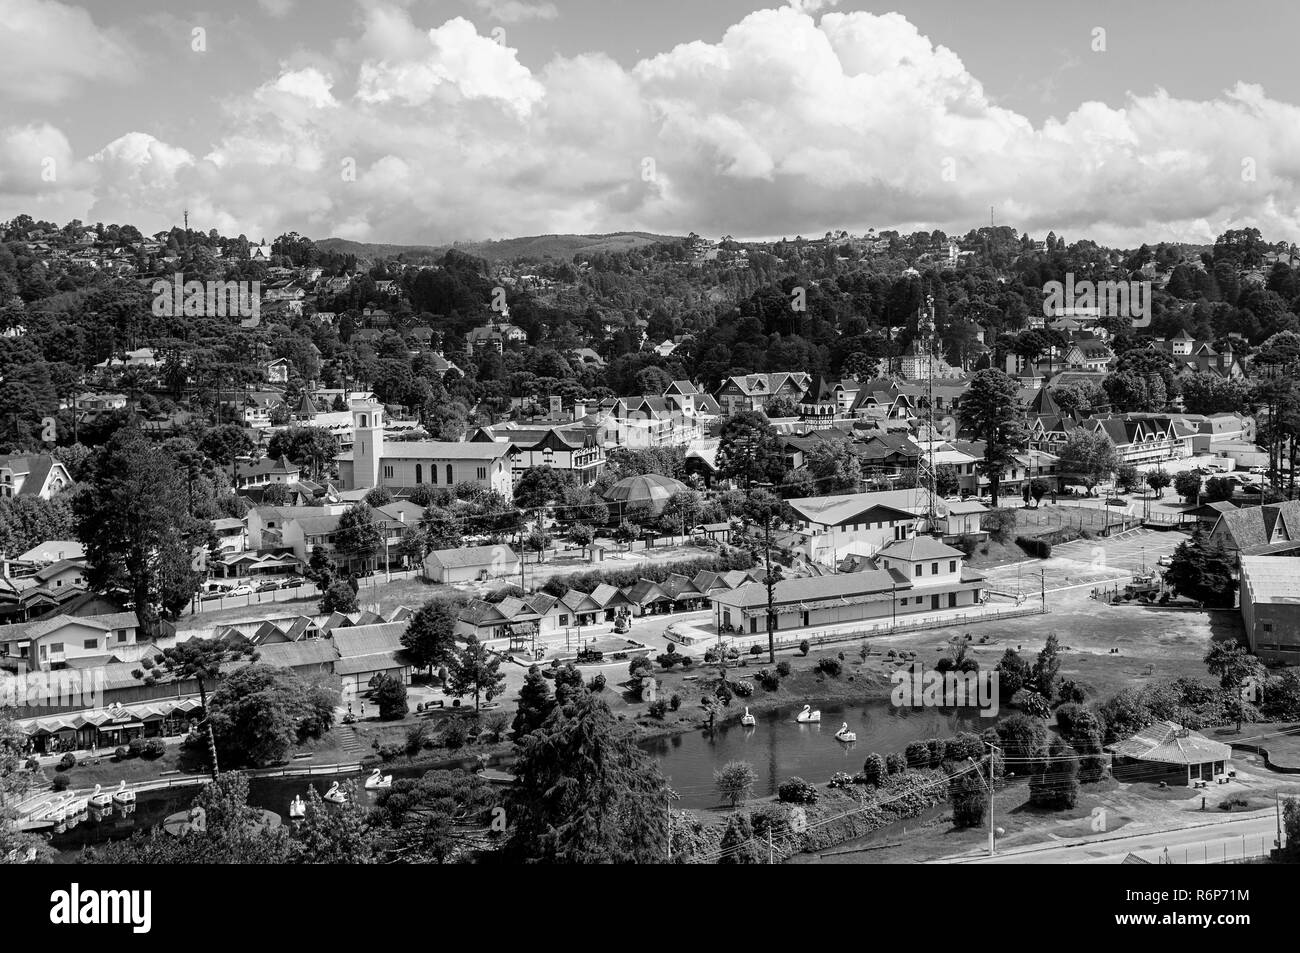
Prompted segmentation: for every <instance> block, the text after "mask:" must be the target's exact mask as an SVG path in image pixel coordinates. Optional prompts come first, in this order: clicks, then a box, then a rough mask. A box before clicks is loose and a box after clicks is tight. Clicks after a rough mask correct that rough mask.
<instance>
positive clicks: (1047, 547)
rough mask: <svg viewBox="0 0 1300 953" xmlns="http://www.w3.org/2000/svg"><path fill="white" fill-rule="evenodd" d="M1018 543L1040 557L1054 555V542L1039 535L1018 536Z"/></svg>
mask: <svg viewBox="0 0 1300 953" xmlns="http://www.w3.org/2000/svg"><path fill="white" fill-rule="evenodd" d="M1016 545H1017V546H1019V547H1020V548H1021V549H1023V550H1024V551H1025V552H1027V553H1028V554H1029V555H1030V556H1037V557H1038V558H1039V559H1047V558H1049V557H1050V556H1051V555H1052V544H1051V543H1049V542H1048V541H1047V540H1045V539H1040V538H1039V537H1037V536H1017V537H1016Z"/></svg>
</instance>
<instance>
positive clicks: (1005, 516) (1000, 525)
mask: <svg viewBox="0 0 1300 953" xmlns="http://www.w3.org/2000/svg"><path fill="white" fill-rule="evenodd" d="M981 522H982V524H983V526H982V528H983V529H984V530H985V531H986V532H987V533H988V534H989V536H991V537H992V538H993V539H995V540H997V541H998V542H999V543H1005V542H1006V541H1007V540H1009V539H1011V537H1012V536H1014V535H1015V532H1016V511H1015V510H1007V509H997V510H993V511H991V512H989V513H985V514H984V518H983V520H981Z"/></svg>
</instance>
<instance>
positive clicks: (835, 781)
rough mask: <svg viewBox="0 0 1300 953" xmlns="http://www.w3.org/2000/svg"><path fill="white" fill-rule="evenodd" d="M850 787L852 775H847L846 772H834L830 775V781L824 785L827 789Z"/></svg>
mask: <svg viewBox="0 0 1300 953" xmlns="http://www.w3.org/2000/svg"><path fill="white" fill-rule="evenodd" d="M852 785H853V775H851V774H849V773H848V772H847V771H836V772H835V773H834V774H832V775H831V779H830V781H829V782H827V784H826V786H827V787H828V788H847V787H851V786H852Z"/></svg>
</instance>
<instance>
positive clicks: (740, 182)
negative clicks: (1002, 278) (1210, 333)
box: [0, 0, 1300, 245]
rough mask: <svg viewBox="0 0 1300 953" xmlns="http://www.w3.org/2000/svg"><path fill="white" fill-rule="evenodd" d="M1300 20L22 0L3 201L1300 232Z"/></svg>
mask: <svg viewBox="0 0 1300 953" xmlns="http://www.w3.org/2000/svg"><path fill="white" fill-rule="evenodd" d="M1297 27H1300V7H1297V6H1296V5H1295V4H1291V3H1286V2H1280V0H1279V2H1245V3H1235V4H1233V5H1231V6H1227V5H1223V4H1215V3H1210V2H1202V0H1186V2H1179V3H1172V2H1168V3H1167V2H1146V3H1140V4H1135V3H1132V2H1131V0H1130V2H1111V0H1098V2H1088V3H1030V2H1012V0H994V2H971V0H933V2H916V3H903V4H882V3H874V2H867V0H842V2H832V0H800V2H794V3H790V4H789V5H786V6H777V5H775V4H773V5H769V6H763V5H762V4H761V3H754V2H751V3H745V2H740V0H707V2H706V0H646V2H641V0H549V2H547V0H540V2H539V0H365V2H357V0H231V2H222V3H220V4H219V5H215V4H214V5H213V6H210V7H209V6H205V5H195V6H187V5H186V4H184V3H176V2H162V0H95V2H86V3H73V2H61V0H0V217H5V218H7V217H10V216H12V215H14V214H17V213H19V212H27V213H29V214H32V215H34V216H36V217H38V218H47V219H51V220H54V221H57V222H63V221H66V220H67V219H70V218H80V219H82V220H83V221H88V222H96V221H103V222H131V223H133V224H136V225H139V226H140V227H141V228H144V229H146V230H148V231H153V230H156V229H159V228H164V227H168V226H170V225H172V224H175V223H178V222H179V221H180V216H181V212H182V210H184V209H188V210H189V212H190V222H191V224H192V225H194V226H196V227H202V228H205V229H207V228H216V229H218V230H219V231H221V232H223V233H229V234H239V233H244V234H247V235H248V236H249V237H250V238H261V237H263V236H267V237H273V236H274V235H276V234H279V233H280V232H283V231H289V230H296V231H299V232H302V233H304V234H308V235H311V236H313V237H318V238H319V237H325V236H330V235H335V236H340V237H346V238H354V239H357V240H363V241H385V242H430V243H433V242H443V241H449V240H455V239H482V238H494V237H505V236H510V235H525V234H537V233H544V232H569V231H582V232H590V231H614V230H620V229H644V230H650V231H657V232H664V233H673V234H684V233H685V232H687V231H692V230H693V231H696V232H699V233H701V234H705V235H711V236H715V237H716V236H719V235H722V234H732V235H735V236H736V237H780V236H782V235H789V236H793V235H795V234H820V233H822V232H824V231H826V230H828V229H841V228H846V229H849V230H850V231H853V232H861V231H865V230H866V229H867V228H876V229H883V228H891V227H892V228H903V229H907V230H911V229H915V228H927V229H929V228H942V229H944V230H946V231H962V232H964V231H965V230H967V229H969V228H972V227H975V226H978V225H982V224H986V223H987V222H988V221H989V219H990V215H992V217H993V218H994V219H995V220H996V221H998V222H999V223H1005V224H1012V225H1015V226H1017V227H1018V228H1021V229H1024V230H1028V231H1029V232H1031V233H1032V234H1035V235H1040V236H1041V235H1042V234H1045V233H1046V232H1047V231H1048V230H1055V231H1056V232H1057V233H1058V234H1062V235H1065V236H1067V237H1069V238H1070V239H1072V240H1073V239H1075V238H1083V237H1088V238H1094V239H1096V240H1098V241H1103V242H1110V243H1115V244H1120V245H1134V244H1137V243H1138V242H1141V241H1148V242H1154V241H1160V240H1183V241H1208V240H1212V239H1213V237H1214V236H1215V235H1217V234H1219V233H1220V232H1222V231H1223V230H1224V229H1226V228H1231V227H1242V226H1246V225H1253V226H1256V227H1258V228H1260V229H1261V230H1262V231H1263V232H1264V234H1265V236H1266V237H1267V238H1269V239H1270V240H1282V239H1286V240H1295V239H1297V237H1298V236H1297V232H1300V148H1297V147H1298V146H1300V109H1298V108H1297V100H1298V99H1300V91H1298V90H1297V88H1296V87H1297V83H1300V80H1298V79H1297V78H1296V73H1295V69H1294V53H1293V51H1292V50H1291V49H1290V47H1291V46H1292V45H1293V39H1292V37H1293V36H1294V35H1295V32H1296V28H1297Z"/></svg>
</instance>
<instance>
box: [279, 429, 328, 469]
mask: <svg viewBox="0 0 1300 953" xmlns="http://www.w3.org/2000/svg"><path fill="white" fill-rule="evenodd" d="M266 455H267V456H268V457H271V458H272V459H274V460H278V459H279V458H280V457H281V456H285V457H288V458H289V460H290V461H292V462H293V463H296V464H297V465H298V466H300V467H304V468H305V469H306V470H307V474H308V476H310V477H311V478H313V479H320V477H321V475H322V474H323V472H324V470H325V467H326V465H327V464H328V463H329V462H331V461H332V460H333V459H334V458H335V457H337V456H338V455H339V444H338V441H337V440H335V439H334V436H333V434H331V433H330V432H329V431H328V430H326V429H325V428H324V427H289V428H288V429H286V430H281V431H280V432H279V433H277V434H276V435H275V436H273V437H272V438H271V442H270V443H269V444H268V445H267V448H266Z"/></svg>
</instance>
